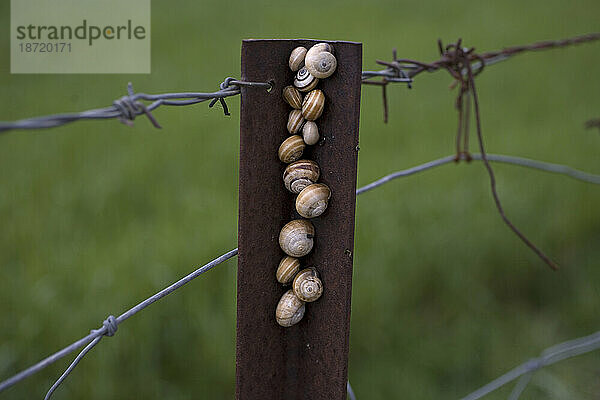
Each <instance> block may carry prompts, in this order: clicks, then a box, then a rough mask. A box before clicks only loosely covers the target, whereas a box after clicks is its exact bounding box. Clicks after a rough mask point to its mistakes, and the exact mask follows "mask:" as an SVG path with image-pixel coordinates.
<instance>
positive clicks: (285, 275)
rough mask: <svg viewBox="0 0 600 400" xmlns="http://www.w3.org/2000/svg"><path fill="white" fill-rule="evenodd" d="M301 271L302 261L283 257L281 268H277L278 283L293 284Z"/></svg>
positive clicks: (280, 263)
mask: <svg viewBox="0 0 600 400" xmlns="http://www.w3.org/2000/svg"><path fill="white" fill-rule="evenodd" d="M299 269H300V260H298V259H297V258H294V257H290V256H286V257H283V258H282V259H281V261H280V262H279V267H277V272H276V273H275V276H276V277H277V281H278V282H279V283H283V284H284V285H287V284H288V283H290V282H292V280H293V279H294V276H295V275H296V273H297V272H298V270H299Z"/></svg>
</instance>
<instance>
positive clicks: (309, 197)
mask: <svg viewBox="0 0 600 400" xmlns="http://www.w3.org/2000/svg"><path fill="white" fill-rule="evenodd" d="M330 197H331V190H330V189H329V187H327V185H324V184H322V183H316V184H313V185H309V186H307V187H305V188H304V189H302V191H301V192H300V193H299V194H298V197H296V211H298V214H300V215H301V216H303V217H304V218H314V217H318V216H319V215H321V214H323V213H324V212H325V210H326V209H327V203H328V202H329V198H330Z"/></svg>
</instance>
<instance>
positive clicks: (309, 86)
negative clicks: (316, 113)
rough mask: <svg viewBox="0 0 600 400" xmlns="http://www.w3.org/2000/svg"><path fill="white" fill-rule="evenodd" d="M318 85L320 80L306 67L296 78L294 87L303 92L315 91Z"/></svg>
mask: <svg viewBox="0 0 600 400" xmlns="http://www.w3.org/2000/svg"><path fill="white" fill-rule="evenodd" d="M317 83H319V80H318V79H317V78H315V77H314V76H312V75H311V74H310V72H308V70H307V69H306V68H305V67H302V68H301V69H300V70H299V71H298V73H297V74H296V77H295V78H294V86H296V88H298V90H299V91H301V92H308V91H309V90H313V89H314V88H315V87H316V86H317Z"/></svg>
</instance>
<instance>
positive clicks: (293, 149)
mask: <svg viewBox="0 0 600 400" xmlns="http://www.w3.org/2000/svg"><path fill="white" fill-rule="evenodd" d="M305 147H306V144H304V140H302V137H300V136H299V135H293V136H290V137H289V138H287V139H285V140H284V141H283V143H281V146H279V151H278V153H277V155H278V156H279V159H280V160H281V161H283V162H284V163H286V164H289V163H291V162H293V161H296V160H298V159H299V158H300V157H302V153H303V152H304V148H305Z"/></svg>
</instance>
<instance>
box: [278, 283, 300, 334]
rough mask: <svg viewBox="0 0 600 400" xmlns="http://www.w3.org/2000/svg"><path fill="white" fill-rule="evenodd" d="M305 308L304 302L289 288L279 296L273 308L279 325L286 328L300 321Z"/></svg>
mask: <svg viewBox="0 0 600 400" xmlns="http://www.w3.org/2000/svg"><path fill="white" fill-rule="evenodd" d="M305 310H306V306H305V304H304V302H303V301H302V300H300V299H299V298H298V297H296V295H295V294H294V291H293V290H291V289H290V290H288V291H287V292H285V293H284V294H283V296H281V299H280V300H279V303H278V304H277V309H276V310H275V319H276V320H277V323H278V324H279V325H281V326H284V327H286V328H287V327H288V326H292V325H294V324H297V323H298V322H300V320H301V319H302V317H304V311H305Z"/></svg>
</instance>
